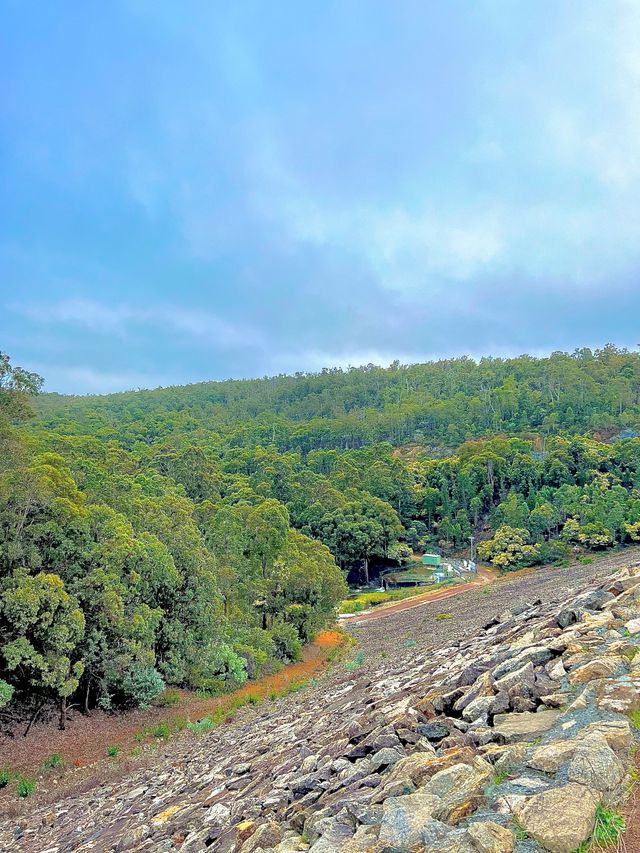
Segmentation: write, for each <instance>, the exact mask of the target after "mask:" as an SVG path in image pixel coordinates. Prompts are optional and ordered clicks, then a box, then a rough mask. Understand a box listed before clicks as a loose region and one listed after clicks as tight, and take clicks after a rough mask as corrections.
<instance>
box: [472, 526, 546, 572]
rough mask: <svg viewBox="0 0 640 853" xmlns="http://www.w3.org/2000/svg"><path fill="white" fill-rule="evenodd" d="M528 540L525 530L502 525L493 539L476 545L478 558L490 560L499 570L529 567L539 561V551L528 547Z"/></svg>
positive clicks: (536, 548)
mask: <svg viewBox="0 0 640 853" xmlns="http://www.w3.org/2000/svg"><path fill="white" fill-rule="evenodd" d="M528 540H529V531H528V530H526V528H516V527H509V525H507V524H502V525H501V526H500V527H499V528H498V529H497V530H496V535H495V536H494V537H493V539H489V540H487V541H486V542H481V543H480V544H479V545H478V556H479V557H480V559H482V560H490V561H491V562H492V563H493V565H494V566H497V567H498V568H500V569H508V568H513V567H515V566H530V565H532V564H533V563H535V562H537V561H538V560H539V557H540V549H539V547H538V546H537V545H529V544H528Z"/></svg>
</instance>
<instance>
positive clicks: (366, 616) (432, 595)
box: [340, 568, 496, 625]
mask: <svg viewBox="0 0 640 853" xmlns="http://www.w3.org/2000/svg"><path fill="white" fill-rule="evenodd" d="M494 580H496V575H495V574H494V573H493V572H492V571H490V570H489V569H485V568H479V569H478V574H477V579H476V580H474V581H469V583H463V584H460V585H459V586H454V587H452V588H451V589H441V590H439V591H437V592H425V593H424V595H414V596H413V597H411V598H405V599H404V601H396V602H395V603H393V604H383V605H380V606H379V607H374V608H372V609H371V610H368V611H366V612H364V613H359V614H357V615H356V616H349V617H342V618H341V620H340V621H341V623H342V624H343V625H344V624H345V623H347V622H349V623H351V624H357V623H360V622H365V621H368V620H370V619H380V618H381V617H383V616H388V615H389V614H390V613H399V612H400V611H402V610H412V609H413V608H414V607H421V606H422V605H423V604H429V603H430V602H433V601H443V600H444V599H445V598H453V597H454V596H456V595H460V593H462V592H468V591H469V590H470V589H475V588H476V587H479V586H484V585H485V584H487V583H491V581H494Z"/></svg>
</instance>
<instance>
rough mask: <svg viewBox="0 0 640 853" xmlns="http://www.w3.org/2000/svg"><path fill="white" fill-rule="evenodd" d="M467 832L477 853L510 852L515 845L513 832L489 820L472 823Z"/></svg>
mask: <svg viewBox="0 0 640 853" xmlns="http://www.w3.org/2000/svg"><path fill="white" fill-rule="evenodd" d="M467 832H468V833H469V837H470V838H471V841H472V843H473V846H474V849H475V850H477V851H479V853H512V851H513V849H514V847H515V843H516V839H515V835H514V834H513V832H511V830H509V829H506V828H505V827H504V826H500V824H498V823H494V822H493V821H491V820H486V821H479V822H478V823H472V824H471V826H470V827H468V829H467Z"/></svg>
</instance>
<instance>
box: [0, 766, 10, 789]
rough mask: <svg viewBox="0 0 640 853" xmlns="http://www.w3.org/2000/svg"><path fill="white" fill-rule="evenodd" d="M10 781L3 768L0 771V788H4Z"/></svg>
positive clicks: (8, 774)
mask: <svg viewBox="0 0 640 853" xmlns="http://www.w3.org/2000/svg"><path fill="white" fill-rule="evenodd" d="M10 780H11V773H10V772H9V770H7V768H6V767H4V768H3V769H2V770H0V788H6V787H7V785H8V784H9V781H10Z"/></svg>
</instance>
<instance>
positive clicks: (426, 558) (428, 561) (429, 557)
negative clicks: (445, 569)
mask: <svg viewBox="0 0 640 853" xmlns="http://www.w3.org/2000/svg"><path fill="white" fill-rule="evenodd" d="M422 565H423V566H431V567H432V568H434V569H439V568H440V566H441V565H442V557H441V556H440V554H423V555H422Z"/></svg>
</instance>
